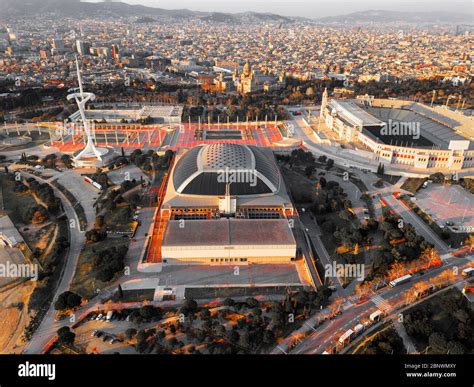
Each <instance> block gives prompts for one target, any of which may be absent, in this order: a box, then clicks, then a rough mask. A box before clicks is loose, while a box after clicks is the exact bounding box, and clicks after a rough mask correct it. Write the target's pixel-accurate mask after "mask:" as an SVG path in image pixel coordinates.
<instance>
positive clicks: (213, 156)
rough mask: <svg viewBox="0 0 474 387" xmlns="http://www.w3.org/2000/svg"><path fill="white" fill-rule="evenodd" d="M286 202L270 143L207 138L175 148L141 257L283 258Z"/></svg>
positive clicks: (287, 239) (292, 245)
mask: <svg viewBox="0 0 474 387" xmlns="http://www.w3.org/2000/svg"><path fill="white" fill-rule="evenodd" d="M292 215H293V206H292V204H291V200H290V198H289V196H288V194H287V191H286V187H285V184H284V182H283V179H282V176H281V175H280V171H279V169H278V166H277V165H276V162H275V159H274V156H273V153H272V151H271V150H270V149H266V148H260V147H256V146H252V145H245V144H232V143H213V144H207V145H198V146H196V147H193V148H190V149H188V150H181V151H179V152H178V154H177V155H176V159H175V162H174V166H173V168H172V170H171V172H170V175H169V177H168V181H167V186H166V191H165V192H164V194H163V201H162V205H161V208H160V210H159V212H158V213H157V216H156V219H155V225H154V232H153V235H152V238H151V243H150V245H149V248H148V254H147V262H148V263H159V262H162V263H165V264H179V263H193V264H207V265H236V264H248V263H288V262H290V261H292V260H294V258H295V255H296V242H295V238H294V236H293V232H292V229H291V227H290V224H291V222H289V219H288V218H290V217H291V216H292Z"/></svg>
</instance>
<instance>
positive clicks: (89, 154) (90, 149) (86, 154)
mask: <svg viewBox="0 0 474 387" xmlns="http://www.w3.org/2000/svg"><path fill="white" fill-rule="evenodd" d="M76 69H77V81H78V83H79V93H72V94H69V95H68V96H67V100H68V101H69V100H71V99H74V100H75V101H76V103H77V106H78V108H79V113H80V114H81V118H82V124H83V125H84V131H85V132H86V136H87V143H86V146H85V148H84V149H83V150H82V151H81V152H80V153H79V154H78V155H77V156H76V157H75V159H76V160H80V159H83V158H84V159H90V158H94V157H96V158H97V159H99V160H102V153H101V152H100V151H99V149H97V148H96V146H95V144H94V140H93V138H92V133H91V129H90V125H89V121H88V120H87V118H86V113H85V106H86V103H87V102H89V101H93V100H94V99H95V94H94V93H84V89H83V87H82V78H81V71H80V69H79V62H78V60H77V56H76Z"/></svg>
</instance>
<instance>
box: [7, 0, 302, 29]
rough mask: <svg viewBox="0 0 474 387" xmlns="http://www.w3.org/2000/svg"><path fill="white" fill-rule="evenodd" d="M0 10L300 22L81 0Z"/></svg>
mask: <svg viewBox="0 0 474 387" xmlns="http://www.w3.org/2000/svg"><path fill="white" fill-rule="evenodd" d="M0 9H1V11H0V20H2V19H3V20H11V19H12V18H28V17H34V16H36V15H47V14H51V15H52V16H60V17H74V18H78V19H81V18H101V19H103V18H109V17H137V18H138V20H139V22H141V23H143V22H148V21H149V22H153V21H163V20H183V19H201V20H204V21H210V22H215V23H242V22H252V23H259V22H265V23H267V22H278V23H283V22H292V21H294V20H298V19H300V18H289V17H284V16H279V15H275V14H270V13H257V12H244V13H238V14H230V13H221V12H198V11H190V10H187V9H176V10H168V9H162V8H153V7H146V6H143V5H131V4H126V3H122V2H116V1H110V2H101V3H88V2H82V1H81V0H0Z"/></svg>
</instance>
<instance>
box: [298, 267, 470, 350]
mask: <svg viewBox="0 0 474 387" xmlns="http://www.w3.org/2000/svg"><path fill="white" fill-rule="evenodd" d="M467 261H468V259H467V258H463V259H452V260H450V261H449V262H445V264H444V265H443V266H441V267H439V268H436V269H433V270H430V271H428V272H426V273H425V274H423V275H415V276H414V277H413V279H412V281H411V282H409V283H406V284H403V285H399V286H397V287H395V288H391V287H386V288H384V289H382V290H380V291H378V292H377V294H375V293H373V296H372V297H371V298H370V299H369V300H368V301H366V302H365V303H363V304H361V305H356V304H352V305H351V306H349V307H347V308H345V310H344V312H343V313H342V314H340V315H339V316H336V317H335V318H334V319H333V320H329V321H326V322H324V323H323V325H322V326H320V327H319V328H317V329H315V330H314V333H313V334H311V335H310V336H308V337H307V338H306V339H304V340H303V341H302V342H301V343H300V344H299V345H298V346H297V347H295V348H294V350H292V351H291V353H292V354H314V353H323V352H324V351H325V349H326V346H327V345H328V344H330V343H331V342H333V341H334V340H336V339H337V338H338V336H339V334H340V333H343V332H345V331H347V330H348V329H351V328H353V327H354V325H356V324H358V323H359V321H360V320H361V318H368V316H369V315H370V313H371V312H372V311H373V310H375V308H378V309H386V310H387V311H390V303H392V302H396V301H399V300H400V299H401V298H402V296H403V293H404V292H406V291H407V290H408V289H410V288H411V287H412V286H413V284H414V283H415V282H420V281H427V280H429V279H430V278H432V277H435V276H437V275H439V274H440V273H441V272H442V271H444V270H446V269H448V268H450V267H452V266H454V265H460V266H462V265H464V264H465V263H466V262H467ZM460 279H461V278H459V280H460ZM392 312H393V311H392ZM315 321H316V320H314V322H315Z"/></svg>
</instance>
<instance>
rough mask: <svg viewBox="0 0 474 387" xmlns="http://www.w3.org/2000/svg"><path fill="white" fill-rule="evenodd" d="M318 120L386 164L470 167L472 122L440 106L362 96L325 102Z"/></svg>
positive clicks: (473, 163)
mask: <svg viewBox="0 0 474 387" xmlns="http://www.w3.org/2000/svg"><path fill="white" fill-rule="evenodd" d="M321 119H322V121H323V122H324V124H325V125H326V127H327V128H328V129H329V130H331V131H332V132H334V133H335V134H336V137H337V138H338V139H339V140H340V141H342V142H351V143H354V144H356V145H359V146H360V147H361V148H362V149H363V150H366V151H368V152H370V153H372V155H373V158H375V159H377V160H379V161H380V162H382V163H386V164H401V165H406V166H409V167H413V168H416V169H431V170H443V171H459V170H462V169H466V168H471V167H473V166H474V144H473V143H472V140H473V138H474V120H473V118H472V117H467V116H465V115H463V114H461V113H459V112H454V111H451V110H448V109H445V108H443V107H434V108H433V107H428V106H426V105H423V104H421V103H417V102H413V101H401V100H390V99H374V98H370V97H367V96H365V97H362V98H357V99H347V100H337V99H331V100H328V98H327V94H326V95H325V96H323V103H322V106H321Z"/></svg>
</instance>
